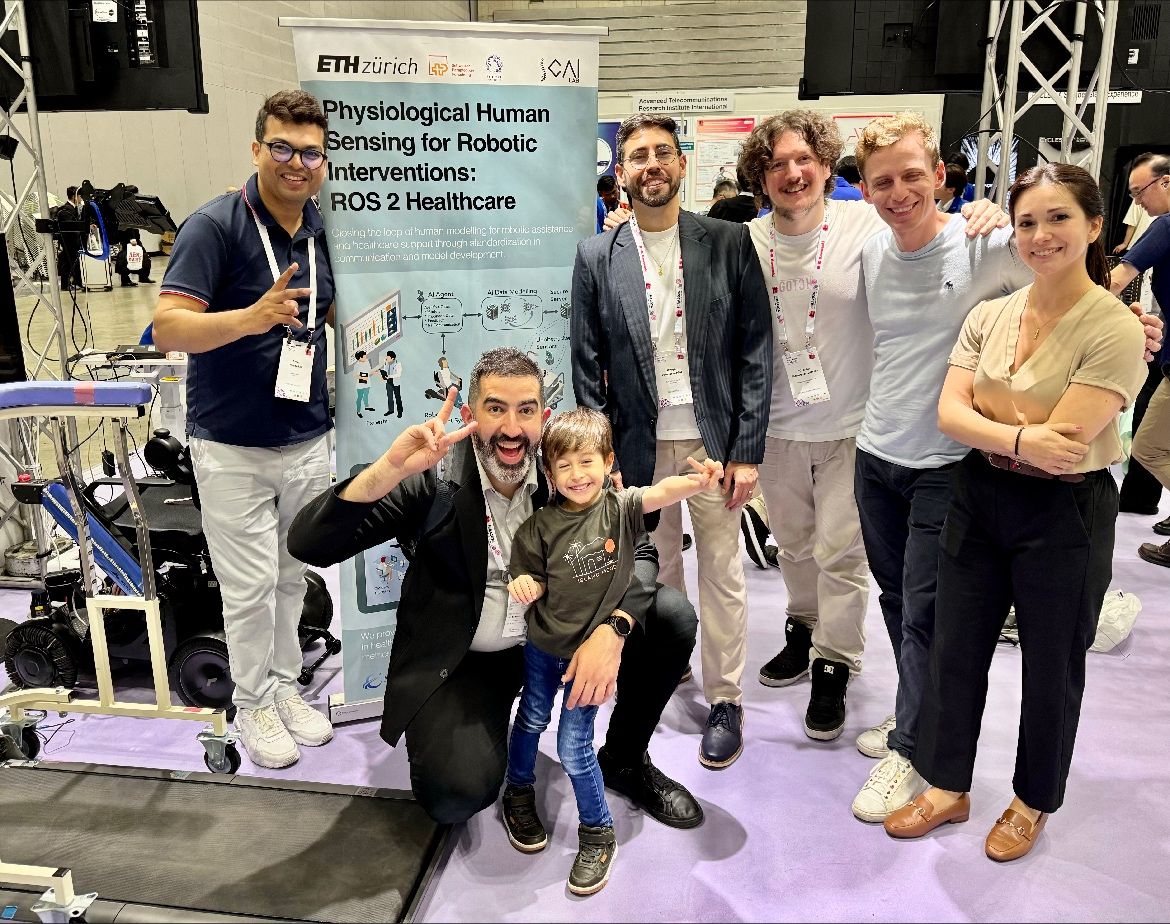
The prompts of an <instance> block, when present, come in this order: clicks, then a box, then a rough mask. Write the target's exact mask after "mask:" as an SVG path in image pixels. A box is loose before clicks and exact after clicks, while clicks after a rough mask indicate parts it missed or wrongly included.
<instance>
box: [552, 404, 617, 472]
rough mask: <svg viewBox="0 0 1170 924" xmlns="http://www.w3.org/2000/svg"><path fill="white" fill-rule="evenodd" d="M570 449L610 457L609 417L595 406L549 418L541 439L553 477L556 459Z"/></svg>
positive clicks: (611, 438)
mask: <svg viewBox="0 0 1170 924" xmlns="http://www.w3.org/2000/svg"><path fill="white" fill-rule="evenodd" d="M570 452H596V453H598V454H600V455H602V456H609V454H610V453H612V452H613V430H612V428H611V427H610V425H609V418H608V417H606V416H605V415H604V414H602V413H601V412H600V411H595V410H593V408H589V407H577V408H573V410H571V411H565V412H564V413H562V414H558V415H557V416H556V417H554V418H553V419H552V420H550V421H549V424H548V426H547V427H545V428H544V435H543V436H542V437H541V440H540V455H541V457H542V459H543V460H544V467H545V469H546V470H547V471H548V473H549V477H550V478H551V477H552V471H553V466H554V465H556V461H557V459H559V458H561V457H562V456H564V455H565V454H566V453H570Z"/></svg>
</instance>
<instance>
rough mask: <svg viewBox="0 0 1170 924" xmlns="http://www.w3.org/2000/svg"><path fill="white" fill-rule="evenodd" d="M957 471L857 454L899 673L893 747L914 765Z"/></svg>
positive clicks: (873, 559)
mask: <svg viewBox="0 0 1170 924" xmlns="http://www.w3.org/2000/svg"><path fill="white" fill-rule="evenodd" d="M954 468H955V463H951V464H950V465H945V466H942V467H941V468H906V467H905V466H904V465H898V464H896V463H894V462H887V461H886V460H885V459H880V458H878V457H877V456H874V455H871V454H870V453H868V452H865V451H864V450H862V449H858V450H857V465H856V468H855V477H854V483H853V492H854V496H855V497H856V498H857V509H858V512H859V513H860V515H861V535H862V538H863V539H864V540H865V555H866V558H868V559H869V569H870V571H872V572H873V576H874V580H875V581H877V584H878V587H879V588H880V589H881V594H880V595H879V596H878V603H879V604H880V606H881V608H882V617H883V618H884V619H885V622H886V631H887V632H888V633H889V636H890V644H891V645H892V646H893V648H894V661H895V663H896V664H897V666H898V696H897V700H896V702H895V706H894V717H895V719H896V720H897V726H896V727H895V728H894V730H893V731H891V732H890V734H889V738H888V739H887V741H888V744H889V746H890V748H892V749H893V750H895V751H897V752H898V753H899V754H901V755H902V756H903V757H905V758H907V759H911V758H913V757H914V747H915V745H916V744H917V741H918V712H919V709H920V708H921V706H922V695H923V692H924V690H925V688H926V682H927V668H928V664H929V657H930V645H931V641H932V639H933V638H934V600H935V586H936V583H937V580H938V537H939V533H940V532H941V531H942V527H943V521H944V520H945V519H946V515H947V508H948V507H949V506H950V502H951V473H952V472H953V471H954Z"/></svg>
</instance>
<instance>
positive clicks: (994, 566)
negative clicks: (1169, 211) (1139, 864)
mask: <svg viewBox="0 0 1170 924" xmlns="http://www.w3.org/2000/svg"><path fill="white" fill-rule="evenodd" d="M1008 209H1009V212H1010V214H1011V217H1012V224H1013V226H1014V228H1015V232H1016V237H1015V241H1016V246H1017V247H1018V248H1019V251H1020V256H1021V258H1022V259H1023V260H1024V262H1025V263H1026V264H1027V265H1028V266H1029V267H1031V269H1032V270H1033V272H1034V273H1035V274H1036V278H1035V282H1034V283H1033V284H1032V285H1031V286H1028V287H1026V288H1023V289H1021V290H1020V291H1018V292H1015V293H1013V294H1012V295H1009V296H1007V297H1006V298H1000V299H995V300H993V301H988V302H983V303H982V304H980V305H978V306H977V307H976V308H975V309H974V310H973V311H972V312H971V314H970V315H969V316H968V317H967V321H966V323H965V324H964V326H963V330H962V333H961V334H960V336H959V341H958V343H957V344H956V346H955V349H954V352H953V353H952V354H951V358H950V367H951V368H950V370H949V372H948V374H947V378H946V382H945V384H944V385H943V391H942V397H941V398H940V400H939V408H938V420H939V428H940V429H941V430H942V431H943V432H944V433H946V434H948V435H950V436H952V437H954V438H955V439H957V440H959V441H961V442H963V443H966V444H967V445H968V446H971V447H973V451H972V452H971V453H970V454H969V455H968V456H967V457H966V459H964V460H963V462H961V463H960V464H959V466H958V467H957V468H956V471H955V478H954V484H953V498H952V501H951V506H950V509H949V511H948V513H947V521H946V525H945V527H944V528H943V532H942V536H941V540H940V543H941V552H940V556H939V576H938V597H937V603H936V612H937V616H936V627H935V636H934V643H933V647H932V649H931V665H930V683H929V686H928V689H927V693H926V698H925V702H924V703H923V706H922V713H921V717H920V721H919V740H918V747H917V749H916V751H915V755H914V765H915V768H916V769H917V770H918V772H919V773H920V774H921V775H922V776H923V778H924V779H926V780H927V781H928V782H929V783H930V784H931V788H930V789H928V790H927V791H926V792H925V793H923V794H922V795H921V796H919V797H918V798H916V799H915V800H914V801H913V802H911V803H910V804H909V805H907V806H905V807H904V808H901V809H899V810H898V811H896V812H894V813H893V814H892V815H890V816H889V817H888V818H887V819H886V821H885V827H886V831H887V833H889V834H890V835H892V836H894V837H919V836H921V835H923V834H926V833H927V832H928V831H930V830H933V829H934V828H936V827H938V826H939V825H940V824H944V823H946V822H952V823H953V822H961V821H966V820H967V818H968V817H969V815H970V811H971V804H970V799H969V797H968V794H967V791H968V790H969V789H970V788H971V777H972V770H973V767H974V763H975V750H976V743H977V741H978V737H979V728H980V722H981V720H982V716H983V707H984V704H985V701H986V697H987V672H988V670H989V668H990V666H991V659H992V656H993V654H994V652H995V646H996V642H997V640H998V638H999V632H1000V629H1001V628H1002V626H1003V623H1004V619H1005V618H1006V616H1007V612H1008V608H1009V606H1010V605H1011V604H1012V603H1013V602H1014V603H1015V607H1016V620H1017V623H1018V625H1019V631H1020V649H1021V653H1022V657H1023V662H1024V671H1023V702H1022V705H1021V714H1020V736H1019V745H1018V748H1017V751H1016V768H1015V776H1014V779H1013V787H1014V789H1015V798H1014V799H1013V800H1012V802H1011V805H1010V806H1009V807H1008V808H1007V809H1006V810H1005V811H1004V812H1003V813H1002V815H1001V816H1000V817H999V820H998V821H997V822H996V823H995V826H994V827H993V828H992V829H991V833H990V834H989V835H988V837H987V843H986V852H987V855H988V856H989V857H990V858H991V859H993V860H1001V861H1002V860H1014V859H1016V858H1017V857H1021V856H1023V855H1024V854H1026V853H1027V852H1028V851H1029V850H1030V849H1031V847H1032V845H1033V843H1034V842H1035V839H1036V837H1037V835H1039V833H1040V831H1041V829H1042V828H1043V827H1044V823H1045V821H1046V820H1047V818H1048V814H1049V813H1050V812H1054V811H1056V810H1057V809H1058V808H1059V807H1060V805H1061V803H1062V802H1063V800H1064V790H1065V782H1066V780H1067V778H1068V769H1069V764H1070V762H1071V760H1072V751H1073V742H1074V740H1075V738H1076V731H1077V722H1078V720H1079V718H1080V707H1081V696H1082V694H1083V692H1084V686H1085V652H1086V651H1087V649H1088V647H1089V645H1090V644H1091V643H1092V640H1093V635H1094V632H1095V631H1096V626H1097V617H1098V614H1099V613H1100V610H1101V603H1102V601H1103V599H1104V596H1105V592H1106V590H1107V589H1108V586H1109V581H1110V579H1111V577H1112V561H1113V537H1114V522H1115V520H1116V518H1117V486H1116V483H1115V482H1114V480H1113V476H1112V475H1111V474H1110V472H1109V466H1110V465H1111V464H1113V463H1114V462H1117V461H1119V460H1120V459H1121V455H1122V454H1121V441H1120V438H1119V436H1118V429H1117V417H1118V414H1119V413H1120V412H1121V410H1122V409H1123V408H1124V407H1126V406H1127V405H1128V404H1130V402H1131V401H1132V400H1133V398H1134V396H1135V395H1136V394H1137V391H1138V389H1139V388H1140V387H1141V384H1142V382H1143V381H1144V379H1145V363H1144V362H1143V350H1144V334H1143V332H1142V325H1141V322H1140V321H1138V320H1137V319H1136V318H1135V317H1134V316H1133V314H1131V313H1130V311H1129V310H1128V309H1127V308H1126V307H1125V306H1124V305H1123V304H1122V303H1121V302H1119V301H1118V300H1117V299H1116V298H1114V297H1113V296H1112V295H1110V294H1109V291H1108V289H1107V288H1104V287H1105V286H1108V284H1109V283H1108V271H1107V269H1106V264H1105V252H1104V249H1103V247H1102V244H1101V241H1100V236H1101V225H1102V214H1103V211H1104V209H1103V202H1102V198H1101V192H1100V190H1099V189H1098V187H1097V184H1096V182H1095V181H1094V180H1093V178H1092V177H1091V176H1090V175H1089V174H1088V173H1086V172H1085V171H1084V170H1082V169H1081V168H1079V167H1073V166H1069V165H1067V164H1047V165H1045V166H1042V167H1036V168H1034V169H1032V170H1029V171H1028V172H1027V173H1025V174H1024V175H1023V176H1021V177H1020V178H1019V179H1018V180H1017V181H1016V183H1015V185H1014V186H1013V187H1012V190H1011V195H1010V198H1009V205H1008Z"/></svg>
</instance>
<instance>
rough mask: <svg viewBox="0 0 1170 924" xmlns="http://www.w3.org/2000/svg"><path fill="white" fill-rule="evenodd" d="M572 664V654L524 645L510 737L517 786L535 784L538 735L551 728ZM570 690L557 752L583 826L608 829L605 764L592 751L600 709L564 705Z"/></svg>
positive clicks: (510, 772) (512, 779) (610, 819)
mask: <svg viewBox="0 0 1170 924" xmlns="http://www.w3.org/2000/svg"><path fill="white" fill-rule="evenodd" d="M568 667H569V659H568V658H557V657H554V656H553V655H550V654H547V653H546V652H543V651H541V650H540V649H539V648H537V647H536V646H535V645H533V644H532V643H531V642H529V643H528V644H527V645H525V646H524V691H523V692H522V693H521V694H520V706H519V707H518V708H517V710H516V721H515V723H514V724H513V725H512V737H511V738H510V739H509V741H508V782H509V783H510V784H511V785H513V786H532V785H533V784H534V783H535V782H536V750H537V747H538V745H539V744H540V733H541V732H543V731H544V730H545V729H546V728H548V722H549V719H550V718H551V717H552V707H553V698H554V697H555V696H556V693H557V688H558V687H560V685H561V677H562V676H563V675H564V673H565V671H566V670H567V669H568ZM572 689H573V684H572V682H570V683H569V685H568V686H566V687H565V693H564V697H563V698H562V700H561V723H560V726H559V728H558V730H557V754H558V755H559V756H560V758H561V766H562V767H564V768H565V773H567V774H568V775H569V779H570V780H571V781H572V783H573V792H574V794H575V795H576V796H577V814H578V815H579V816H580V818H581V824H584V825H589V826H590V827H592V828H602V827H608V826H610V825H612V824H613V816H612V815H610V813H609V805H607V804H606V801H605V782H604V781H603V780H602V778H601V767H599V766H598V765H597V753H596V752H595V751H594V750H593V720H594V718H596V716H597V707H596V706H578V707H577V708H576V709H566V708H565V707H564V703H565V700H567V699H568V698H569V694H570V692H571V691H572Z"/></svg>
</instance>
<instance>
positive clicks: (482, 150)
mask: <svg viewBox="0 0 1170 924" xmlns="http://www.w3.org/2000/svg"><path fill="white" fill-rule="evenodd" d="M279 22H280V24H281V25H282V26H286V27H289V28H291V29H292V30H293V48H294V51H295V54H296V62H297V73H298V77H299V79H300V82H301V86H302V87H303V88H304V89H305V90H307V91H308V92H310V93H312V94H313V95H314V96H316V97H317V98H318V99H320V100H321V104H322V107H323V108H324V110H325V114H326V116H327V117H328V119H329V130H328V134H327V136H326V154H327V155H328V159H327V160H326V162H325V165H324V166H323V167H321V168H320V169H323V170H327V171H328V173H327V175H326V178H325V183H324V185H323V187H322V189H321V194H320V206H321V211H322V213H323V214H324V218H325V226H326V228H327V229H328V234H329V256H330V261H331V263H332V266H333V273H334V281H335V284H336V290H337V311H336V317H337V326H336V330H335V336H334V366H335V370H336V395H337V399H336V407H337V411H336V423H337V459H336V461H337V477H338V478H339V479H345V478H348V477H351V476H352V475H353V474H355V473H356V472H358V471H360V470H361V469H362V468H363V467H364V466H366V465H368V464H369V463H370V462H372V461H373V460H375V459H376V458H378V456H380V455H381V454H382V452H384V451H385V449H386V447H387V446H389V444H390V442H391V441H392V440H393V439H394V437H395V436H397V435H398V433H400V432H401V431H402V429H403V428H404V427H406V426H407V425H409V424H411V423H418V422H421V421H424V420H426V419H428V418H430V417H433V416H434V415H435V414H436V413H437V412H438V410H439V408H440V406H441V403H442V400H443V398H444V396H445V394H446V391H447V388H448V386H450V385H454V386H455V387H456V388H457V389H458V391H459V397H458V399H457V400H456V406H457V407H459V406H461V405H462V403H463V401H464V400H466V398H467V388H468V386H469V384H470V383H469V381H468V377H469V375H470V372H471V369H472V367H473V365H474V364H475V362H476V361H477V360H478V358H479V356H480V355H481V354H482V353H483V352H484V351H485V350H488V349H491V348H492V347H497V346H512V347H515V348H517V349H519V350H521V351H524V352H526V353H528V354H529V356H531V357H532V358H533V359H534V360H535V362H536V363H537V365H538V366H539V367H540V368H541V369H542V370H543V375H544V392H545V403H546V406H548V407H551V408H553V409H554V411H555V410H556V409H558V408H559V409H562V410H563V409H565V408H566V407H569V406H571V405H572V403H573V401H572V374H571V360H570V355H569V314H570V290H571V286H572V273H573V262H574V259H575V256H576V249H577V244H578V242H579V241H581V240H583V239H584V238H586V237H589V236H591V235H592V234H593V233H594V230H595V228H594V225H595V222H596V202H597V192H596V182H597V172H596V151H597V143H596V132H597V76H598V44H599V41H600V37H601V36H602V35H605V34H606V33H607V31H608V30H607V29H605V28H603V27H602V28H598V27H561V26H549V25H532V26H521V25H515V24H511V23H509V24H496V23H451V22H403V21H389V20H328V19H301V18H287V17H281V18H280V20H279ZM457 413H458V412H457ZM408 565H409V562H408V561H407V559H406V556H405V555H404V553H403V550H402V549H401V548H400V547H399V546H398V543H397V542H387V543H384V544H382V545H380V546H378V547H376V548H373V549H369V550H368V551H366V552H365V553H364V554H363V555H360V556H357V557H356V558H355V559H353V560H350V561H346V562H343V563H342V565H341V599H340V601H339V603H340V606H339V610H340V613H341V621H342V631H341V640H342V665H343V679H344V688H345V689H344V692H343V693H342V694H340V695H335V696H333V697H331V698H330V704H329V706H330V715H331V717H332V718H333V720H334V721H335V722H337V721H342V722H344V721H353V720H356V719H366V718H372V717H375V716H377V715H379V714H380V713H381V711H382V699H383V696H384V689H385V683H386V672H387V665H388V663H389V657H390V649H391V645H392V643H393V639H394V633H395V629H396V617H397V609H398V596H399V593H400V590H401V586H402V579H403V576H404V575H405V573H406V570H407V567H408ZM484 567H485V568H486V562H485V563H484ZM435 616H436V618H450V617H451V614H438V613H436V614H435ZM417 631H421V630H420V628H419V627H416V632H417ZM451 666H452V667H453V666H454V665H451ZM442 676H444V677H445V676H446V670H444V671H443V673H442Z"/></svg>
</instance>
